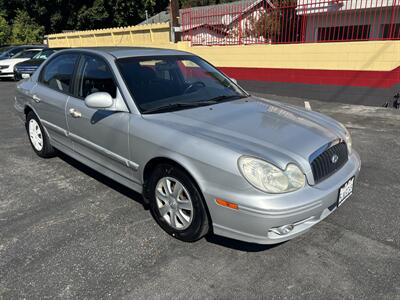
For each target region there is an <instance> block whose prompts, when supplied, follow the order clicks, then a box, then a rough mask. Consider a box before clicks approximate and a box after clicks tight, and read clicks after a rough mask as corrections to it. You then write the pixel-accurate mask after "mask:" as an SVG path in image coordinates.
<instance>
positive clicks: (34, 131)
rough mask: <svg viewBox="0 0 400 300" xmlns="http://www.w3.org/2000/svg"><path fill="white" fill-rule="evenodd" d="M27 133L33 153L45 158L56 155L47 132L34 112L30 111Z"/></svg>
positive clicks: (27, 117) (27, 118)
mask: <svg viewBox="0 0 400 300" xmlns="http://www.w3.org/2000/svg"><path fill="white" fill-rule="evenodd" d="M26 131H27V133H28V138H29V141H30V143H31V146H32V148H33V151H35V153H36V154H37V155H39V156H40V157H43V158H49V157H53V156H54V155H55V149H54V148H53V147H52V146H51V144H50V140H49V137H48V136H47V134H46V131H45V130H44V128H43V126H42V124H41V123H40V120H39V118H38V117H37V116H36V114H35V113H34V112H33V111H30V112H29V113H28V114H27V116H26Z"/></svg>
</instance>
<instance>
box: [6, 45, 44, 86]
mask: <svg viewBox="0 0 400 300" xmlns="http://www.w3.org/2000/svg"><path fill="white" fill-rule="evenodd" d="M42 50H43V49H39V48H38V49H29V50H25V51H22V52H20V53H18V54H16V55H14V56H13V57H11V58H9V59H5V60H0V79H1V78H12V79H13V78H14V67H15V65H16V64H17V63H20V62H23V61H26V60H29V59H32V57H34V56H35V55H36V54H38V53H39V52H40V51H42Z"/></svg>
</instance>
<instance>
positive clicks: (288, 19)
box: [181, 0, 400, 45]
mask: <svg viewBox="0 0 400 300" xmlns="http://www.w3.org/2000/svg"><path fill="white" fill-rule="evenodd" d="M181 22H182V37H183V40H186V41H190V42H191V44H192V45H239V44H259V43H269V44H282V43H315V42H340V41H364V40H395V39H400V0H297V1H293V0H271V1H270V0H258V1H255V0H253V1H249V0H247V1H239V2H232V3H228V4H223V5H214V6H205V7H194V8H188V9H182V10H181Z"/></svg>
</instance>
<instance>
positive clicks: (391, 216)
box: [0, 82, 400, 299]
mask: <svg viewBox="0 0 400 300" xmlns="http://www.w3.org/2000/svg"><path fill="white" fill-rule="evenodd" d="M14 88H15V83H13V82H0V91H1V92H0V140H1V144H0V299H11V298H12V299H17V298H18V299H20V298H27V299H38V298H79V299H82V298H95V299H99V298H128V299H150V298H151V299H153V298H156V299H157V298H159V299H161V298H162V299H168V298H170V299H171V298H174V299H175V298H177V299H182V298H183V299H184V298H197V299H205V298H210V299H212V298H221V299H233V298H238V299H250V298H265V299H343V298H346V299H400V112H399V111H390V110H387V109H380V108H371V107H368V108H366V107H358V106H346V105H343V104H342V105H339V104H332V103H330V104H324V103H318V102H315V101H311V105H312V107H313V109H315V110H318V111H321V112H324V113H326V114H328V115H331V116H333V117H335V118H337V119H338V120H340V121H341V122H343V123H344V124H346V125H347V126H348V127H349V129H350V130H351V132H352V135H353V140H354V142H353V143H354V148H355V149H357V150H358V151H359V153H360V155H361V158H362V162H363V166H362V170H361V176H360V179H359V181H358V182H357V186H356V191H355V195H354V196H353V197H352V198H350V199H349V200H348V201H347V202H346V203H345V204H344V205H342V206H341V207H340V209H338V210H337V211H336V212H335V213H334V214H333V215H331V216H329V217H328V218H327V219H326V220H325V221H323V222H322V223H320V224H318V225H317V226H315V227H314V228H313V229H312V230H311V231H309V232H308V233H307V234H305V235H303V236H301V237H299V238H297V239H294V240H292V241H290V242H287V243H284V244H281V245H277V246H274V247H268V246H260V245H254V244H246V243H241V242H238V241H234V240H229V239H225V238H221V237H216V236H211V237H208V238H207V239H203V240H201V241H199V242H196V243H192V244H186V243H182V242H179V241H177V240H175V239H173V238H171V237H170V236H168V235H167V234H165V233H164V232H163V231H162V230H161V229H160V228H159V227H158V226H157V225H156V223H155V222H154V221H153V219H152V218H151V216H150V213H149V211H146V210H145V209H144V208H143V205H142V201H141V196H140V195H138V194H136V193H134V192H132V191H130V190H128V189H127V188H124V187H122V186H121V185H119V184H117V183H115V182H113V181H112V180H109V179H107V178H105V177H103V176H101V175H100V174H98V173H96V172H94V171H92V170H90V169H88V168H86V167H85V166H83V165H82V164H80V163H78V162H76V161H74V160H72V159H70V158H69V157H67V156H63V155H62V156H60V157H57V158H53V159H48V160H43V159H40V158H39V157H37V156H36V155H35V154H34V152H33V151H32V150H31V147H30V145H29V142H28V139H27V136H26V134H25V131H24V128H23V125H22V123H20V122H19V121H18V120H17V119H16V118H15V117H14V115H13V93H14ZM271 97H273V96H271ZM273 98H274V97H273ZM275 98H276V97H275ZM280 99H281V100H282V101H287V102H292V103H297V104H299V105H302V102H301V101H300V100H299V99H293V98H290V99H289V98H280Z"/></svg>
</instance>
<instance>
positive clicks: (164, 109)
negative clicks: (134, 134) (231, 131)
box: [143, 95, 246, 114]
mask: <svg viewBox="0 0 400 300" xmlns="http://www.w3.org/2000/svg"><path fill="white" fill-rule="evenodd" d="M244 97H246V96H239V95H230V96H227V95H221V96H217V97H214V98H211V99H209V100H200V101H190V102H176V103H170V104H167V105H163V106H158V107H154V108H149V109H146V110H145V111H144V112H143V113H145V114H150V113H160V112H169V111H174V110H177V109H185V108H195V107H200V106H207V105H213V104H218V103H221V101H222V100H230V99H241V98H244Z"/></svg>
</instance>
